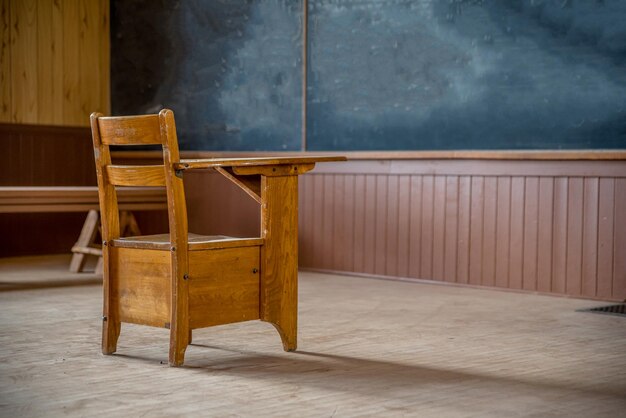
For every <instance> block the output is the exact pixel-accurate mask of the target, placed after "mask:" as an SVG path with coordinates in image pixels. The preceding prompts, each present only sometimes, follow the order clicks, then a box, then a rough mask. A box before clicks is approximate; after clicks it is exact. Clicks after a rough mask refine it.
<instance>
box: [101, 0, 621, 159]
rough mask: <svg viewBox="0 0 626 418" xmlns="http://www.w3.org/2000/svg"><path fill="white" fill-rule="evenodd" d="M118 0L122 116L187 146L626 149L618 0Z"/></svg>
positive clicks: (114, 26) (117, 93)
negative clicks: (157, 124)
mask: <svg viewBox="0 0 626 418" xmlns="http://www.w3.org/2000/svg"><path fill="white" fill-rule="evenodd" d="M303 4H304V2H303V0H211V1H203V0H179V1H153V0H152V1H149V0H136V1H124V0H112V2H111V5H112V6H111V7H112V13H111V16H112V18H111V19H112V21H111V45H112V51H111V52H112V54H111V63H112V73H111V86H112V109H113V113H114V114H133V113H149V112H156V111H158V110H159V109H161V108H163V107H168V108H172V109H173V110H174V111H175V114H176V120H177V127H178V133H179V139H180V142H181V148H182V149H187V150H250V151H252V150H298V149H300V147H301V130H302V123H301V114H302V70H303V68H302V67H303V65H305V64H304V63H303V60H302V51H303V47H304V45H303V39H306V43H307V44H306V46H307V51H308V56H307V61H306V66H307V74H308V77H307V88H306V104H307V106H306V109H307V110H306V134H307V149H308V150H313V151H315V150H433V149H435V150H446V149H478V150H480V149H600V148H607V149H616V148H626V23H625V22H626V1H623V0H602V1H591V0H308V20H307V23H308V30H307V37H306V38H304V37H303V18H304V10H303Z"/></svg>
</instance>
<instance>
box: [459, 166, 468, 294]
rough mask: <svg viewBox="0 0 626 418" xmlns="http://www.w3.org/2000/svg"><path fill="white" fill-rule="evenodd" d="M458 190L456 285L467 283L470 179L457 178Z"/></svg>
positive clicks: (466, 177)
mask: <svg viewBox="0 0 626 418" xmlns="http://www.w3.org/2000/svg"><path fill="white" fill-rule="evenodd" d="M458 187H459V189H458V196H459V197H458V202H459V203H458V219H459V220H458V225H457V227H458V235H457V237H458V238H457V239H458V249H457V268H456V271H457V278H456V281H457V282H458V283H468V282H469V254H470V208H471V200H470V198H471V196H470V189H471V178H470V177H469V176H461V177H459V186H458Z"/></svg>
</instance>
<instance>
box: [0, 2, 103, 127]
mask: <svg viewBox="0 0 626 418" xmlns="http://www.w3.org/2000/svg"><path fill="white" fill-rule="evenodd" d="M109 9H110V7H109V0H93V1H78V0H71V1H70V0H68V1H52V0H3V1H2V2H1V3H0V40H1V41H2V46H1V47H0V49H1V50H0V68H1V70H2V71H1V75H0V86H1V87H0V109H1V110H0V121H2V122H14V123H41V124H55V125H81V126H87V125H88V123H89V113H91V112H92V111H94V110H100V111H103V112H107V111H108V110H109V96H110V93H109V90H110V89H109V87H110V86H109V83H110V80H109V61H110V51H109V45H108V43H109V42H108V38H109V14H110V12H109Z"/></svg>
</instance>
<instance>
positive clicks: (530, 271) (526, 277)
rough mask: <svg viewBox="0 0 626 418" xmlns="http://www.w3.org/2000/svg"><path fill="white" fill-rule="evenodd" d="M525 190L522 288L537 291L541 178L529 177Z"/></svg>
mask: <svg viewBox="0 0 626 418" xmlns="http://www.w3.org/2000/svg"><path fill="white" fill-rule="evenodd" d="M524 186H525V190H524V196H525V198H524V259H523V261H522V263H523V265H524V274H523V277H522V288H523V289H524V290H537V247H538V242H537V239H538V233H539V231H538V229H537V228H538V226H539V178H537V177H527V178H526V181H525V185H524Z"/></svg>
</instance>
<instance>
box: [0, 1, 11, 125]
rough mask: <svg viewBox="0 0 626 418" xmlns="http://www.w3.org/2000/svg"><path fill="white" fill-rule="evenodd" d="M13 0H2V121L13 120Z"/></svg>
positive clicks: (0, 38) (0, 97)
mask: <svg viewBox="0 0 626 418" xmlns="http://www.w3.org/2000/svg"><path fill="white" fill-rule="evenodd" d="M11 80H12V76H11V0H0V122H11V121H12V118H11V115H12V109H13V107H12V105H11V85H12V83H11Z"/></svg>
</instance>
